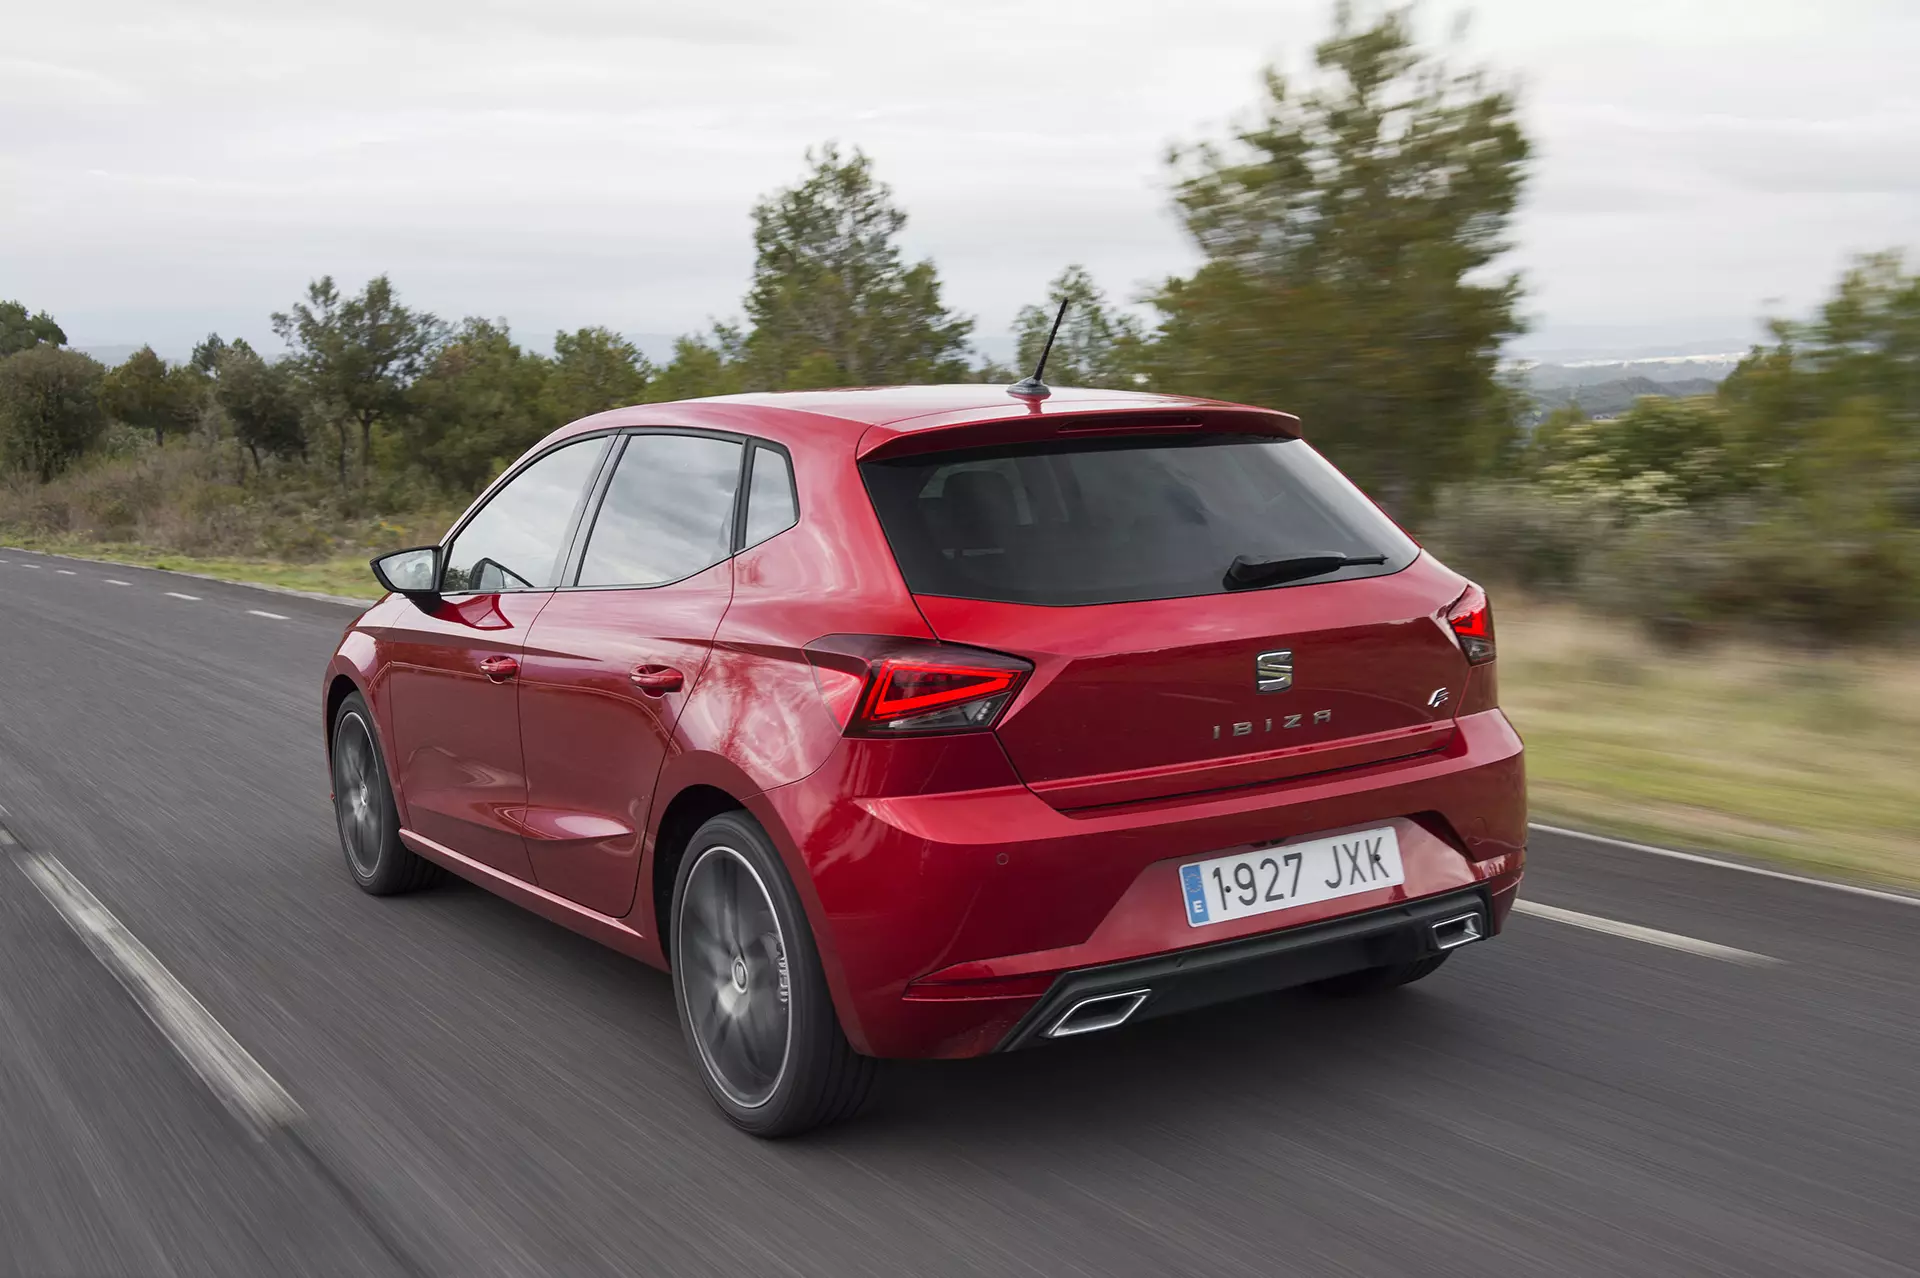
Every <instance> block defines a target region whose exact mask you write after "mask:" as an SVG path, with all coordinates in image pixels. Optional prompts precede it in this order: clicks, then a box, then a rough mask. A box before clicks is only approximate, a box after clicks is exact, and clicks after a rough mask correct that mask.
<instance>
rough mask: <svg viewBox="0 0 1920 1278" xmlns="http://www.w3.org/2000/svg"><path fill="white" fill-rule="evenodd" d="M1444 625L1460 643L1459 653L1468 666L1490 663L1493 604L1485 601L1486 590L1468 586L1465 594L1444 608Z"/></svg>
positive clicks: (1491, 656) (1491, 658) (1491, 657)
mask: <svg viewBox="0 0 1920 1278" xmlns="http://www.w3.org/2000/svg"><path fill="white" fill-rule="evenodd" d="M1447 625H1448V626H1450V627H1452V629H1453V637H1454V638H1455V639H1457V640H1459V641H1460V651H1462V652H1464V653H1466V654H1467V664H1468V665H1470V666H1479V665H1485V664H1486V663H1487V662H1489V661H1492V660H1493V605H1492V604H1490V603H1488V602H1487V592H1486V591H1484V590H1482V589H1480V587H1478V586H1468V587H1467V593H1466V594H1464V595H1461V596H1460V597H1459V598H1458V599H1456V600H1454V601H1453V607H1451V608H1449V609H1447Z"/></svg>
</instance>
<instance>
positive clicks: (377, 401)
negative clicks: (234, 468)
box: [273, 275, 446, 489]
mask: <svg viewBox="0 0 1920 1278" xmlns="http://www.w3.org/2000/svg"><path fill="white" fill-rule="evenodd" d="M273 331H274V332H275V333H276V334H278V335H279V337H280V339H281V340H282V341H284V342H286V343H287V345H288V346H290V347H291V348H292V350H293V354H292V356H291V359H292V360H293V366H294V368H295V369H296V370H298V372H299V374H300V377H301V381H302V382H303V384H304V385H305V387H306V391H307V394H308V396H309V397H310V398H311V399H312V401H313V404H314V407H315V409H316V411H317V412H318V413H319V414H320V416H321V417H322V419H323V420H324V421H325V422H326V423H327V424H328V425H329V426H330V427H331V428H332V430H333V432H334V436H335V442H336V444H337V448H336V450H335V461H336V464H337V468H338V471H339V478H340V487H341V488H343V489H344V488H346V487H347V455H348V453H349V451H350V450H351V447H352V444H353V437H354V433H355V431H356V430H357V431H358V434H359V441H360V482H361V486H362V487H365V486H366V482H367V474H368V468H369V467H370V466H371V464H372V458H373V431H374V427H376V426H392V425H393V424H395V423H396V422H398V421H399V420H400V419H401V418H403V417H404V416H405V415H406V411H407V408H408V403H409V401H408V397H407V389H408V387H409V386H411V385H412V383H413V380H414V378H416V377H418V376H419V375H420V372H421V370H422V369H423V368H424V367H425V366H426V363H427V361H428V359H429V358H430V357H431V355H432V352H433V350H434V348H435V347H436V346H437V345H438V344H439V342H440V341H441V340H442V338H443V337H444V336H445V332H446V329H445V326H444V325H443V324H442V323H441V322H440V321H439V320H438V319H436V318H435V317H434V316H433V315H432V314H430V313H428V312H425V311H414V310H410V309H408V308H407V307H405V306H403V305H401V304H400V300H399V298H398V296H397V295H396V294H395V293H394V289H393V284H392V282H391V281H390V280H388V279H387V277H386V276H384V275H376V276H375V277H374V278H373V279H371V280H369V281H367V286H366V288H364V289H363V290H361V292H360V293H359V295H358V296H355V297H347V296H345V295H343V294H342V293H341V292H340V290H339V289H337V288H336V287H334V283H333V277H332V276H330V275H328V276H322V277H321V278H319V279H318V280H315V281H314V282H313V283H312V284H310V285H308V286H307V296H306V300H304V301H301V302H297V303H295V304H294V306H293V309H291V310H289V311H279V312H276V313H275V314H274V316H273Z"/></svg>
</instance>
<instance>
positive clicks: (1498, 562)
mask: <svg viewBox="0 0 1920 1278" xmlns="http://www.w3.org/2000/svg"><path fill="white" fill-rule="evenodd" d="M1607 527H1608V522H1607V520H1606V518H1605V517H1604V515H1603V514H1602V512H1601V509H1600V505H1599V503H1597V502H1595V501H1592V500H1588V499H1583V498H1578V497H1573V496H1569V495H1566V494H1562V493H1558V492H1555V491H1554V490H1551V489H1548V488H1546V487H1543V486H1540V485H1536V484H1529V483H1525V482H1522V481H1519V480H1501V481H1493V482H1488V483H1479V484H1461V485H1456V486H1454V487H1451V488H1447V489H1443V490H1442V491H1441V493H1440V495H1439V498H1438V499H1437V501H1436V502H1435V505H1434V512H1433V515H1432V517H1431V518H1429V519H1428V520H1427V522H1426V524H1425V525H1423V526H1422V528H1421V530H1420V535H1421V540H1422V542H1423V543H1424V544H1426V545H1427V546H1428V547H1429V548H1431V549H1432V550H1433V551H1434V553H1435V554H1437V555H1438V556H1439V557H1440V558H1441V559H1443V560H1445V561H1446V562H1447V563H1448V564H1449V565H1451V566H1452V567H1453V568H1454V569H1456V570H1457V571H1459V572H1463V573H1465V574H1466V575H1467V576H1469V577H1472V578H1474V579H1475V580H1477V581H1481V582H1484V583H1489V584H1493V583H1497V584H1500V585H1507V586H1519V587H1522V588H1523V589H1526V590H1528V591H1530V592H1532V593H1535V594H1541V595H1549V596H1553V595H1565V594H1567V593H1569V592H1570V591H1572V590H1573V589H1574V587H1575V586H1576V585H1577V584H1578V582H1579V581H1580V578H1581V573H1582V570H1583V568H1584V565H1585V562H1586V558H1587V556H1588V554H1589V553H1590V552H1591V551H1592V550H1593V548H1594V547H1595V546H1596V545H1598V544H1599V543H1600V542H1601V541H1602V540H1603V539H1604V538H1605V536H1606V535H1607Z"/></svg>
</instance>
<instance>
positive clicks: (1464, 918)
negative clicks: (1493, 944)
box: [1431, 910, 1487, 950]
mask: <svg viewBox="0 0 1920 1278" xmlns="http://www.w3.org/2000/svg"><path fill="white" fill-rule="evenodd" d="M1486 934H1487V925H1486V921H1485V920H1484V919H1483V918H1482V917H1481V915H1480V911H1478V910H1475V911H1474V912H1473V913H1471V914H1457V915H1455V916H1454V917H1452V918H1450V919H1441V920H1440V921H1439V922H1438V923H1435V924H1434V925H1433V928H1432V932H1431V935H1432V937H1433V948H1434V949H1436V950H1457V949H1459V948H1460V947H1461V946H1462V945H1471V944H1473V942H1475V941H1478V940H1481V939H1483V938H1484V937H1485V936H1486Z"/></svg>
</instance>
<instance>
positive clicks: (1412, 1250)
mask: <svg viewBox="0 0 1920 1278" xmlns="http://www.w3.org/2000/svg"><path fill="white" fill-rule="evenodd" d="M0 561H4V562H0V805H4V807H5V809H6V812H7V815H6V817H5V822H6V826H7V828H8V829H10V830H11V831H12V832H13V836H14V838H15V840H16V842H15V845H14V846H12V847H11V848H0V853H6V854H7V855H4V856H0V1273H4V1274H21V1275H42V1274H74V1275H80V1274H85V1275H106V1274H126V1275H143V1276H144V1275H156V1274H179V1275H195V1276H198V1275H214V1274H245V1275H256V1274H273V1275H276V1276H279V1275H294V1274H308V1273H311V1274H349V1273H362V1272H364V1273H370V1274H400V1275H421V1274H433V1275H449V1276H454V1275H459V1276H464V1275H487V1274H515V1275H517V1274H566V1275H590V1274H618V1273H650V1274H676V1275H678V1274H716V1275H745V1274H783V1275H784V1274H819V1275H835V1276H845V1275H889V1276H890V1275H899V1274H921V1273H925V1274H963V1273H981V1274H1031V1275H1083V1274H1084V1275H1107V1274H1189V1273H1191V1274H1210V1275H1214V1274H1217V1275H1256V1274H1258V1275H1269V1274H1282V1273H1301V1274H1340V1275H1362V1274H1383V1275H1384V1274H1408V1273H1419V1274H1423V1275H1433V1274H1474V1275H1480V1274H1488V1273H1494V1274H1505V1273H1516V1274H1547V1273H1552V1274H1560V1275H1567V1274H1609V1275H1611V1274H1622V1273H1632V1274H1636V1275H1649V1274H1688V1275H1696V1274H1717V1275H1740V1276H1742V1278H1753V1276H1756V1275H1795V1276H1796V1278H1797V1276H1800V1275H1807V1274H1815V1273H1818V1274H1835V1275H1838V1274H1898V1273H1913V1272H1915V1266H1916V1264H1917V1263H1920V1086H1916V1080H1920V1065H1917V1064H1916V1062H1920V908H1915V907H1914V906H1911V905H1907V904H1904V903H1901V902H1898V901H1890V900H1879V899H1873V898H1868V897H1860V896H1853V895H1848V894H1844V893H1841V892H1836V891H1829V890H1824V889H1821V888H1818V887H1810V886H1805V885H1801V884H1796V883H1790V882H1785V881H1781V880H1775V879H1768V878H1763V877H1759V876H1754V875H1748V874H1740V873H1734V872H1731V871H1728V870H1725V869H1721V868H1716V867H1714V866H1711V865H1702V864H1697V863H1691V862H1684V861H1675V860H1671V859H1667V858H1661V857H1656V856H1650V855H1646V854H1644V853H1640V852H1635V851H1631V850H1627V849H1622V848H1617V847H1611V846H1607V845H1604V844H1600V843H1595V842H1591V841H1587V840H1581V839H1572V838H1566V837H1560V836H1554V835H1549V834H1544V833H1541V834H1537V835H1536V839H1535V843H1534V846H1533V849H1532V859H1531V865H1530V867H1529V874H1528V878H1527V881H1526V884H1525V886H1524V887H1523V889H1522V894H1523V896H1524V897H1525V898H1526V899H1528V900H1529V901H1531V902H1534V903H1538V904H1540V905H1544V906H1546V907H1549V908H1550V911H1551V913H1550V914H1549V915H1546V916H1543V915H1529V916H1517V917H1516V918H1515V919H1514V920H1513V922H1512V923H1511V925H1510V926H1509V929H1508V931H1507V933H1506V935H1505V936H1504V937H1502V938H1501V939H1500V940H1499V941H1497V942H1496V943H1494V944H1491V945H1485V946H1476V947H1473V948H1470V949H1467V950H1464V951H1462V952H1461V953H1460V954H1458V955H1457V956H1456V957H1455V959H1454V961H1453V962H1451V963H1450V964H1449V965H1448V967H1447V968H1446V970H1444V971H1443V972H1441V973H1439V974H1437V975H1436V976H1435V977H1434V978H1432V979H1431V980H1429V981H1427V982H1425V983H1423V984H1421V985H1420V986H1418V987H1415V988H1411V989H1408V990H1406V991H1403V992H1402V993H1401V994H1400V995H1398V996H1396V997H1391V998H1387V999H1384V1000H1380V1001H1377V1002H1372V1003H1361V1004H1352V1003H1339V1002H1330V1001H1325V1000H1321V999H1317V998H1313V997H1311V996H1306V995H1300V994H1285V995H1278V996H1274V997H1271V998H1266V999H1262V1000H1258V1001H1255V1002H1252V1003H1248V1004H1243V1005H1239V1006H1234V1007H1228V1008H1222V1009H1215V1010H1212V1011H1208V1012H1204V1013H1200V1014H1196V1015H1193V1016H1189V1017H1186V1018H1180V1019H1173V1020H1167V1021H1157V1022H1151V1023H1148V1024H1145V1025H1142V1026H1139V1027H1136V1028H1133V1029H1129V1030H1124V1031H1121V1032H1119V1033H1116V1034H1112V1035H1105V1036H1098V1037H1095V1038H1092V1039H1089V1040H1085V1041H1077V1042H1072V1043H1063V1044H1059V1045H1055V1046H1052V1047H1048V1048H1045V1049H1040V1050H1035V1051H1032V1052H1027V1053H1022V1054H1019V1055H1016V1056H1009V1057H1001V1058H993V1059H988V1060H983V1061H974V1062H953V1063H927V1064H911V1065H898V1066H894V1067H892V1068H891V1070H890V1072H889V1073H888V1074H887V1075H886V1076H885V1078H884V1081H883V1083H882V1086H881V1090H880V1092H879V1094H878V1096H877V1097H876V1100H875V1103H874V1104H873V1105H872V1106H871V1107H870V1109H869V1110H868V1111H867V1113H866V1114H865V1115H864V1116H863V1117H862V1118H861V1119H860V1120H859V1121H857V1122H856V1123H854V1124H852V1125H849V1126H846V1127H842V1128H838V1129H834V1130H832V1131H830V1132H826V1133H822V1134H820V1135H818V1136H816V1137H812V1138H808V1139H805V1140H802V1141H797V1142H789V1143H783V1144H766V1143H761V1142H757V1141H754V1140H751V1139H748V1138H746V1137H744V1136H741V1135H738V1134H736V1133H735V1132H734V1131H733V1130H732V1129H731V1128H729V1127H728V1126H727V1125H726V1123H725V1122H724V1121H723V1120H722V1119H721V1118H720V1117H719V1115H718V1114H717V1113H715V1112H714V1111H713V1109H712V1107H711V1106H710V1105H709V1104H708V1102H707V1100H706V1098H705V1096H704V1094H703V1093H702V1090H701V1087H700V1084H699V1082H698V1081H697V1080H696V1079H695V1077H694V1076H693V1072H692V1069H691V1066H690V1065H689V1063H688V1060H687V1057H686V1054H685V1050H684V1048H683V1046H682V1042H681V1039H680V1035H679V1031H678V1029H677V1027H676V1025H675V1022H674V1013H673V1002H672V996H671V993H670V991H669V988H668V983H667V979H666V978H665V977H664V976H663V975H661V974H659V973H656V972H654V971H651V970H649V969H646V968H643V967H640V966H638V965H636V964H634V963H632V962H630V961H628V960H626V959H623V958H621V957H619V956H618V955H615V954H613V953H611V952H609V951H606V950H603V949H600V948H599V947H597V946H595V945H593V944H592V943H590V942H588V941H586V940H584V939H581V938H579V937H576V936H574V935H572V934H570V933H568V932H565V931H563V930H562V929H560V928H557V927H554V926H552V925H550V924H548V923H545V922H542V921H541V920H539V919H537V918H535V917H533V916H531V915H529V914H526V913H523V912H521V911H519V910H517V909H515V908H513V907H512V906H509V905H507V904H505V903H504V902H501V901H498V900H496V899H494V898H493V897H490V896H488V895H487V894H485V893H483V892H481V891H479V890H477V889H473V888H470V887H467V886H464V885H457V886H449V887H445V888H441V889H436V890H434V891H431V892H428V893H425V894H421V895H418V896H413V897H404V898H396V899H391V900H375V899H373V898H370V897H367V896H363V895H362V894H361V893H359V892H358V891H356V890H355V889H354V888H353V886H352V885H351V883H350V882H349V880H348V878H347V875H346V873H345V871H344V869H343V867H342V866H341V864H340V852H339V850H338V844H337V841H336V838H335V835H334V831H333V828H332V817H331V813H330V811H329V807H328V804H327V800H326V796H327V789H328V785H327V778H326V772H325V767H324V762H323V753H322V747H321V738H320V726H319V722H318V711H317V709H316V705H315V702H316V698H317V696H318V683H317V679H318V672H319V671H320V670H321V668H322V663H323V662H324V660H325V658H326V656H327V654H328V652H329V650H330V649H331V648H332V646H333V644H334V642H335V641H336V639H337V638H338V636H339V634H340V631H341V629H342V628H343V626H344V625H345V623H346V621H347V620H348V618H349V616H350V612H351V610H349V609H345V608H342V607H339V606H336V605H331V604H325V603H319V602H314V601H309V600H304V599H298V598H288V597H282V596H277V595H269V594H265V593H261V592H257V591H252V590H248V589H245V588H241V587H230V586H223V585H219V584H215V583H211V582H200V581H195V580H191V579H186V578H182V577H178V576H174V575H170V574H164V573H157V572H148V571H143V570H139V569H132V568H115V567H108V566H104V565H98V564H91V563H85V562H80V561H73V560H63V559H57V558H53V557H50V556H44V555H34V554H26V553H22V552H17V551H6V550H0ZM33 857H50V858H53V859H54V860H55V861H57V863H58V864H59V865H60V866H63V867H64V868H65V870H66V871H68V872H69V873H70V875H71V877H72V879H74V880H76V881H77V882H78V883H79V884H80V885H83V888H84V889H85V890H86V891H90V892H91V893H92V895H93V896H94V897H95V898H97V900H98V902H99V903H100V905H101V906H103V907H104V908H105V910H107V911H110V912H111V915H112V916H113V917H114V918H117V919H118V920H119V922H120V923H121V924H123V925H124V928H125V931H126V932H127V933H128V934H130V935H131V936H132V937H135V938H137V941H138V944H140V945H144V947H145V949H146V951H147V952H149V953H150V954H151V956H152V958H153V960H154V962H155V963H156V964H158V965H159V966H160V967H163V968H164V970H165V972H166V973H170V974H171V976H172V977H173V978H176V979H177V981H178V982H179V985H180V986H181V987H184V990H185V991H189V992H190V993H191V996H192V998H193V999H197V1000H198V1002H199V1004H200V1005H203V1006H204V1008H205V1009H206V1011H207V1012H208V1013H210V1014H211V1017H212V1018H213V1019H214V1020H216V1021H217V1022H218V1023H219V1025H220V1026H224V1028H225V1030H226V1032H228V1033H230V1034H231V1036H232V1040H233V1041H234V1042H235V1043H237V1044H238V1045H239V1047H240V1048H241V1049H244V1053H245V1054H249V1055H250V1056H251V1058H252V1060H254V1061H256V1062H258V1064H259V1066H260V1067H261V1068H263V1069H264V1070H265V1071H266V1074H268V1075H270V1076H271V1078H272V1079H273V1080H277V1082H278V1084H279V1085H280V1087H282V1088H284V1091H285V1095H286V1096H288V1097H290V1098H291V1099H292V1101H293V1102H294V1103H295V1104H297V1106H298V1114H299V1117H298V1119H297V1120H296V1121H292V1122H290V1123H284V1124H279V1125H271V1126H269V1127H267V1128H266V1129H264V1131H261V1130H256V1129H255V1128H253V1127H250V1126H249V1124H248V1123H246V1122H243V1121H241V1119H240V1118H239V1117H237V1116H236V1114H235V1112H233V1111H232V1110H231V1109H230V1108H228V1107H227V1106H225V1105H223V1104H222V1102H221V1100H220V1099H219V1098H218V1096H217V1095H216V1092H215V1091H214V1090H213V1089H211V1088H209V1087H208V1086H207V1085H206V1083H205V1082H204V1081H203V1079H202V1078H201V1077H200V1075H198V1074H196V1073H195V1071H194V1070H193V1069H190V1068H189V1067H188V1064H187V1062H186V1060H185V1059H184V1058H183V1057H182V1056H181V1055H180V1054H179V1053H178V1052H176V1051H175V1050H174V1048H173V1046H172V1045H171V1043H170V1041H169V1039H168V1037H167V1036H166V1035H165V1034H164V1033H163V1032H162V1030H161V1029H160V1028H158V1027H157V1026H156V1024H155V1023H154V1022H153V1021H152V1020H150V1019H149V1017H148V1016H147V1015H146V1014H145V1013H144V1012H143V1011H142V1010H141V1005H140V1004H139V1003H137V1002H136V1001H135V998H134V997H133V995H132V993H130V991H129V990H128V989H127V988H123V986H122V984H121V982H120V980H119V979H117V977H116V974H115V972H114V971H113V970H111V969H110V967H109V965H107V964H105V963H103V962H102V961H101V960H100V958H99V957H97V956H96V954H95V953H94V952H93V950H92V949H90V948H89V945H88V944H87V943H86V942H85V941H84V940H83V938H82V935H81V933H80V932H79V931H76V930H75V929H74V928H72V927H69V925H68V923H67V921H66V919H65V918H64V917H63V916H62V914H61V913H60V912H59V911H58V910H56V908H55V902H54V901H53V900H52V899H50V898H49V897H48V896H47V895H45V894H43V892H42V891H40V890H39V889H38V888H37V887H36V885H35V883H34V882H33V881H32V880H31V879H30V877H29V871H30V868H31V865H32V864H33V862H32V860H31V858H33ZM1568 912H1571V913H1568ZM1592 920H1601V921H1603V923H1602V924H1601V925H1602V926H1604V925H1605V924H1607V923H1619V924H1624V925H1628V929H1627V934H1618V933H1615V932H1609V931H1596V930H1593V925H1591V921H1592ZM1581 924H1588V925H1581ZM1633 929H1645V930H1646V931H1635V930H1633ZM1663 938H1664V939H1663ZM1683 942H1698V943H1700V944H1698V945H1694V946H1691V947H1689V946H1688V945H1685V944H1683ZM1676 946H1678V948H1676Z"/></svg>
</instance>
